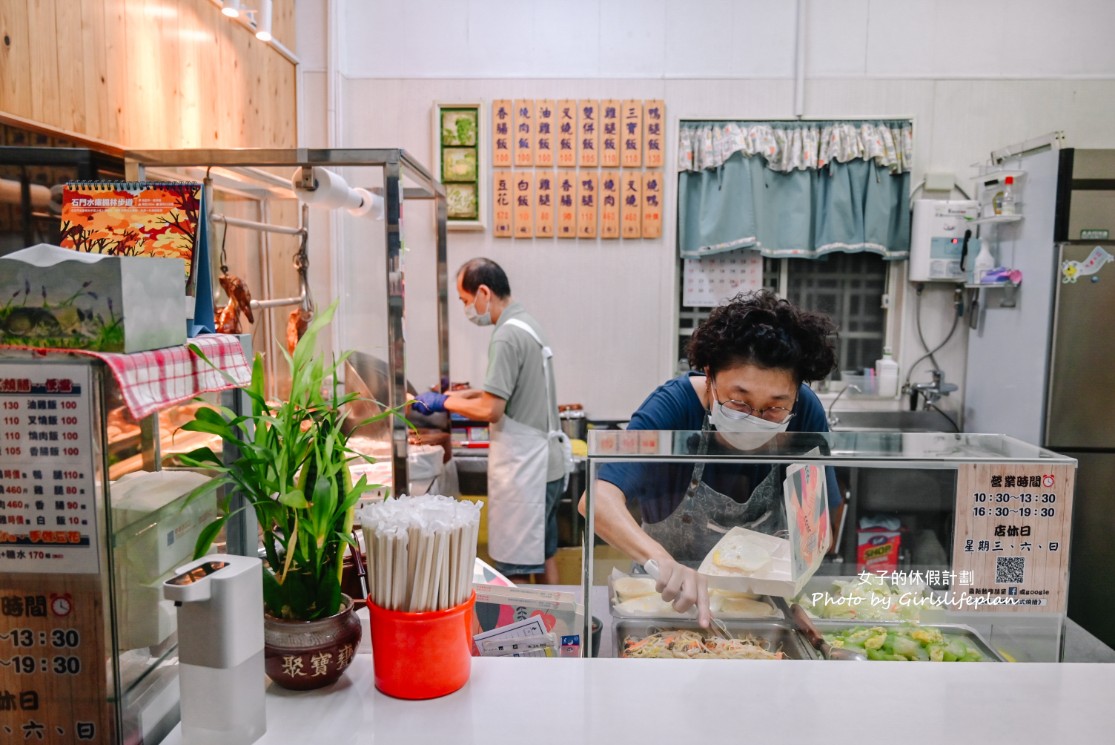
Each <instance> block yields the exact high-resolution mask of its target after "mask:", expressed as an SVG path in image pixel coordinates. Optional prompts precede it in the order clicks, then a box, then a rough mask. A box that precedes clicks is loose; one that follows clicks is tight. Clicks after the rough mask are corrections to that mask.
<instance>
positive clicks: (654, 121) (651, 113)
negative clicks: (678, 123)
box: [643, 99, 666, 168]
mask: <svg viewBox="0 0 1115 745" xmlns="http://www.w3.org/2000/svg"><path fill="white" fill-rule="evenodd" d="M645 111H646V116H645V118H644V129H645V130H646V157H644V158H643V160H644V165H645V166H646V167H647V168H661V167H662V166H663V165H664V164H665V157H666V156H665V153H666V142H665V138H666V132H665V125H666V102H665V101H662V100H661V99H651V100H649V101H647V102H646V104H645Z"/></svg>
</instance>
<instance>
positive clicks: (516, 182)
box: [511, 171, 534, 238]
mask: <svg viewBox="0 0 1115 745" xmlns="http://www.w3.org/2000/svg"><path fill="white" fill-rule="evenodd" d="M511 182H512V184H513V188H514V191H515V209H514V217H515V237H516V238H530V237H531V236H533V235H534V172H533V171H515V172H514V173H513V174H511Z"/></svg>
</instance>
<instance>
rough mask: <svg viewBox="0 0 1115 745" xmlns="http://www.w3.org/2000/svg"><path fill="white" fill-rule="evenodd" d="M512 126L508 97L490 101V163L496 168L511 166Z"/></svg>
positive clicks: (512, 120) (512, 118)
mask: <svg viewBox="0 0 1115 745" xmlns="http://www.w3.org/2000/svg"><path fill="white" fill-rule="evenodd" d="M513 127H514V117H513V116H512V108H511V101H510V99H506V98H498V99H496V100H495V101H492V165H493V166H495V167H496V168H510V167H511V162H512V134H513V133H512V129H513Z"/></svg>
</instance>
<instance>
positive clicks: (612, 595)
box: [608, 574, 784, 628]
mask: <svg viewBox="0 0 1115 745" xmlns="http://www.w3.org/2000/svg"><path fill="white" fill-rule="evenodd" d="M628 576H632V577H645V576H646V575H635V574H633V575H628ZM614 579H615V577H614V576H612V577H608V610H609V611H610V612H611V616H612V618H633V619H640V620H648V619H654V620H658V621H661V622H664V623H674V622H675V621H684V620H686V619H687V618H688V619H690V620H692V618H693V616H692V611H689V612H688V615H687V614H686V613H677V612H670V613H661V614H652V613H629V612H628V613H625V612H624V611H623V610H621V609H619V605H620V603H618V602H617V599H618V598H617V595H616V588H615V585H614V584H613V581H614ZM755 600H756V601H757V602H760V603H763V604H765V605H767V606H769V607H770V609H771V614H770V615H769V616H745V615H743V614H736V613H732V612H731V611H726V612H725V611H719V612H717V613H715V614H714V615H715V616H716V617H717V618H719V619H721V620H723V621H780V620H783V618H784V617H783V615H782V611H780V610H779V609H778V606H776V605H775V604H774V603H772V602H771V600H770V597H769V596H767V595H760V596H759V597H757V598H755ZM678 628H681V627H680V626H679V627H678Z"/></svg>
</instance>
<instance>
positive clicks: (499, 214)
mask: <svg viewBox="0 0 1115 745" xmlns="http://www.w3.org/2000/svg"><path fill="white" fill-rule="evenodd" d="M509 154H510V153H509ZM511 176H512V173H511V171H508V170H506V169H502V168H500V169H496V171H495V172H494V173H493V174H492V235H493V236H495V237H496V238H510V237H511V220H512V212H513V209H512V199H513V197H512V194H511Z"/></svg>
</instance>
